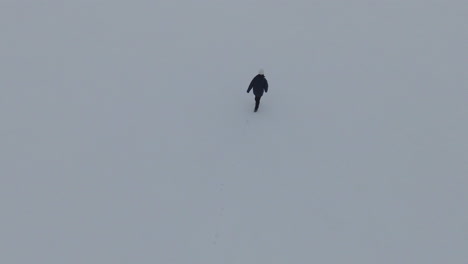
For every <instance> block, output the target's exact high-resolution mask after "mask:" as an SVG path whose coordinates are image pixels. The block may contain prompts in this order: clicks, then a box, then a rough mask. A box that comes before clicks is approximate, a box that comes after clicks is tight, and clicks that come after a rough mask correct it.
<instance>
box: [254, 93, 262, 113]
mask: <svg viewBox="0 0 468 264" xmlns="http://www.w3.org/2000/svg"><path fill="white" fill-rule="evenodd" d="M261 98H262V97H261V96H255V112H257V110H258V107H259V106H260V99H261Z"/></svg>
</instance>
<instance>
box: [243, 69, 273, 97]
mask: <svg viewBox="0 0 468 264" xmlns="http://www.w3.org/2000/svg"><path fill="white" fill-rule="evenodd" d="M252 88H253V93H254V94H255V96H262V95H263V91H265V92H266V93H267V92H268V82H267V80H266V79H265V75H261V74H258V75H257V76H255V77H254V78H253V80H252V81H251V82H250V85H249V89H247V93H249V92H250V90H252Z"/></svg>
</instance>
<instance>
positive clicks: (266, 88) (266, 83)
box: [265, 79, 268, 93]
mask: <svg viewBox="0 0 468 264" xmlns="http://www.w3.org/2000/svg"><path fill="white" fill-rule="evenodd" d="M265 93H268V81H267V79H265Z"/></svg>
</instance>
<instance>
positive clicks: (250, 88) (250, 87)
mask: <svg viewBox="0 0 468 264" xmlns="http://www.w3.org/2000/svg"><path fill="white" fill-rule="evenodd" d="M254 80H255V78H253V79H252V81H251V82H250V85H249V88H248V89H247V93H249V92H250V90H252V88H253V84H254Z"/></svg>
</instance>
